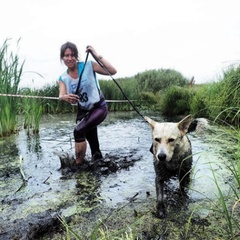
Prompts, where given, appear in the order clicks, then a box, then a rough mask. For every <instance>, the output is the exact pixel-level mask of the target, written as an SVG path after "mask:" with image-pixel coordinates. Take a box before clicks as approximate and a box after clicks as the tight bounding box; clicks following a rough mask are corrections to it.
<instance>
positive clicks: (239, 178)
mask: <svg viewBox="0 0 240 240" xmlns="http://www.w3.org/2000/svg"><path fill="white" fill-rule="evenodd" d="M230 138H231V139H232V140H233V142H229V143H225V144H226V149H227V150H226V151H228V154H229V152H230V155H229V158H230V159H229V161H228V162H227V163H226V168H227V169H228V170H229V171H230V173H231V176H232V178H233V179H232V180H229V181H228V182H226V184H228V185H229V187H230V190H231V191H230V192H229V193H228V195H227V196H225V195H224V193H223V191H222V189H221V188H220V186H219V184H218V178H217V176H216V174H215V172H214V170H213V169H212V174H213V180H214V183H215V185H216V187H217V192H218V200H219V204H220V206H221V208H220V209H221V210H220V211H219V205H218V206H216V209H214V210H215V211H216V212H218V214H219V215H222V218H223V219H224V220H225V222H226V228H221V229H222V230H223V229H226V230H225V231H226V232H225V231H223V234H224V235H227V237H228V239H236V236H238V237H239V236H240V223H239V213H240V212H239V207H238V208H237V205H238V206H239V203H240V193H239V189H240V131H239V130H236V131H234V132H232V133H231V134H230ZM226 142H228V141H226ZM233 143H236V144H233ZM227 144H229V146H227ZM226 154H227V153H226Z"/></svg>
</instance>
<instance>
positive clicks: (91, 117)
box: [74, 105, 108, 164]
mask: <svg viewBox="0 0 240 240" xmlns="http://www.w3.org/2000/svg"><path fill="white" fill-rule="evenodd" d="M107 113H108V108H107V106H106V105H104V106H101V107H99V108H96V109H93V110H92V111H91V112H90V113H89V114H88V115H87V116H86V117H85V118H84V119H83V120H82V121H81V122H80V123H78V124H77V126H76V127H75V129H74V139H75V147H76V149H75V152H76V163H78V164H83V161H84V156H85V154H86V149H87V145H86V140H85V139H86V136H87V133H88V132H89V131H91V130H92V129H94V128H96V127H97V126H98V125H99V124H100V123H101V122H102V121H103V120H104V119H105V118H106V116H107ZM89 139H90V142H89V145H90V147H91V152H92V153H93V152H94V151H95V150H96V149H99V142H98V136H97V131H96V130H95V132H94V131H93V132H90V134H89V135H88V141H89Z"/></svg>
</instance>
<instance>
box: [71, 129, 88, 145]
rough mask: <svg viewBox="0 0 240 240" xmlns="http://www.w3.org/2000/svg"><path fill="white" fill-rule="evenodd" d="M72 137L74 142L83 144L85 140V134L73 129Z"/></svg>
mask: <svg viewBox="0 0 240 240" xmlns="http://www.w3.org/2000/svg"><path fill="white" fill-rule="evenodd" d="M73 135H74V140H75V142H83V141H85V139H86V136H85V133H84V132H83V131H81V130H79V129H77V128H74V131H73Z"/></svg>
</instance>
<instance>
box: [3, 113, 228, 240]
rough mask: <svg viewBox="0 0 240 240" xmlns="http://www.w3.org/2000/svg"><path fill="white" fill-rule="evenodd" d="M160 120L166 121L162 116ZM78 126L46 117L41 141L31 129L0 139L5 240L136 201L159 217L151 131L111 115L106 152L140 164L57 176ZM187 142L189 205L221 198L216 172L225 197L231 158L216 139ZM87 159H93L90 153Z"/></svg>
mask: <svg viewBox="0 0 240 240" xmlns="http://www.w3.org/2000/svg"><path fill="white" fill-rule="evenodd" d="M150 116H151V115H150ZM155 119H157V120H158V121H163V119H162V118H161V117H155ZM74 121H75V115H69V114H67V115H57V116H56V115H54V116H45V117H44V118H43V119H42V121H41V125H40V132H39V134H38V135H36V134H35V135H34V134H30V135H28V134H26V132H25V130H20V131H19V133H18V134H16V135H12V136H10V137H6V138H2V139H1V140H0V149H1V153H0V156H1V160H0V179H1V184H0V192H1V194H0V200H1V208H0V209H1V210H0V211H1V213H0V239H31V237H29V236H33V235H31V231H33V230H32V229H30V225H31V226H32V228H34V225H38V226H40V225H41V224H40V220H39V219H41V218H43V219H44V221H45V223H46V222H47V219H48V220H49V219H50V218H52V217H53V214H58V215H61V216H64V217H73V216H75V215H76V213H78V214H79V213H82V215H84V216H85V218H84V219H85V220H86V219H88V218H89V216H90V215H89V216H88V215H87V214H88V213H89V212H91V211H93V209H95V210H94V211H96V212H97V214H99V215H97V216H96V217H95V218H96V219H98V218H99V216H101V210H102V211H106V209H114V208H117V207H119V206H122V205H124V204H127V203H129V199H131V198H133V197H134V198H135V200H136V201H137V202H138V203H141V202H142V203H144V204H145V205H147V206H148V209H149V211H150V212H154V211H155V210H154V209H155V203H156V202H155V201H156V194H155V173H154V169H153V158H152V154H151V153H150V152H149V148H150V145H151V134H150V127H149V125H148V124H146V122H145V121H143V120H142V119H141V118H140V117H139V116H138V115H136V114H135V113H110V114H109V116H108V117H107V119H106V120H105V121H104V123H102V125H100V126H99V140H100V144H101V150H102V153H103V155H111V156H118V157H124V158H126V159H127V158H131V159H132V160H133V161H134V165H133V166H131V167H129V168H128V169H122V170H119V171H117V172H115V173H111V174H107V175H102V176H101V177H100V178H99V177H98V178H97V177H96V176H95V175H94V174H92V173H91V172H90V173H89V172H81V173H75V174H74V173H67V174H63V173H62V172H61V171H60V170H59V168H60V161H59V157H58V156H57V155H56V154H55V152H65V151H72V152H74V140H73V134H72V132H73V127H74ZM189 137H190V139H191V142H192V147H193V154H194V155H193V159H194V167H193V169H194V170H193V174H192V183H191V186H190V191H189V199H190V202H192V203H194V202H201V201H204V200H205V199H207V200H209V199H214V198H216V195H217V189H216V185H215V183H214V181H213V174H212V171H213V170H214V172H215V174H216V176H217V179H218V184H220V186H221V189H222V191H223V192H224V193H227V192H228V191H229V189H228V188H229V187H228V185H226V184H225V181H226V179H228V177H229V172H228V171H227V170H226V166H225V162H226V161H227V159H225V158H224V157H223V156H222V155H221V150H222V149H221V146H220V145H219V144H218V143H216V142H214V141H213V139H214V138H215V137H216V136H215V135H214V134H213V133H204V134H189ZM87 158H89V159H90V152H89V149H88V151H87ZM20 159H21V161H22V162H21V161H20ZM21 171H22V172H21ZM23 174H24V175H23ZM23 177H24V178H25V180H26V181H25V184H23V183H24V180H23ZM168 186H169V188H177V182H176V181H174V180H172V181H171V182H169V183H168ZM190 207H191V206H190ZM96 212H95V213H94V214H96ZM200 214H201V215H202V216H204V215H205V214H206V215H207V214H208V212H204V211H203V210H201V211H200ZM80 215H81V214H80ZM47 216H48V217H47ZM78 217H79V215H78ZM91 219H93V215H91ZM49 221H50V220H49ZM75 221H76V222H77V220H76V219H75ZM79 221H80V222H81V220H79ZM46 224H47V223H46ZM92 224H93V225H94V224H95V225H96V222H94V221H92ZM50 225H51V226H52V225H54V224H53V223H52V222H51V223H49V225H48V226H47V227H48V228H50V227H51V226H50ZM10 226H11V227H10ZM85 228H87V227H85ZM85 228H82V231H83V229H85ZM44 231H45V232H46V230H42V232H43V233H44ZM51 231H52V232H53V231H54V230H51ZM55 231H56V232H57V231H60V230H59V229H55ZM85 231H87V230H86V229H85ZM23 232H24V233H23ZM39 234H40V233H39ZM9 236H11V238H9ZM14 237H15V238H14ZM36 238H37V236H35V237H32V239H36Z"/></svg>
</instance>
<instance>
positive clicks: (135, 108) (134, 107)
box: [88, 50, 146, 121]
mask: <svg viewBox="0 0 240 240" xmlns="http://www.w3.org/2000/svg"><path fill="white" fill-rule="evenodd" d="M88 52H90V53H91V54H92V51H90V50H89V51H88ZM92 56H93V58H94V59H95V60H96V62H97V63H98V64H99V65H100V66H101V67H102V68H103V69H104V70H105V71H106V73H107V74H108V75H109V76H110V77H111V78H112V80H113V81H114V82H115V84H116V85H117V86H118V88H119V89H120V91H121V93H122V94H123V96H124V97H125V98H126V100H127V101H128V102H129V103H130V105H131V106H132V107H133V109H134V110H135V111H136V112H137V113H138V114H139V115H140V116H141V117H142V118H143V119H144V120H145V118H144V116H143V115H142V114H141V113H140V112H139V110H138V109H137V107H136V106H135V105H134V104H133V102H132V101H131V100H130V99H129V98H128V97H127V96H126V94H125V93H124V91H123V90H122V88H121V86H120V85H119V83H118V82H117V81H116V80H115V79H114V78H113V76H112V74H111V73H110V72H109V71H108V70H107V68H106V67H105V66H104V64H103V63H102V62H100V61H99V60H98V59H97V58H96V57H95V56H94V54H92ZM145 121H146V120H145Z"/></svg>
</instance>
